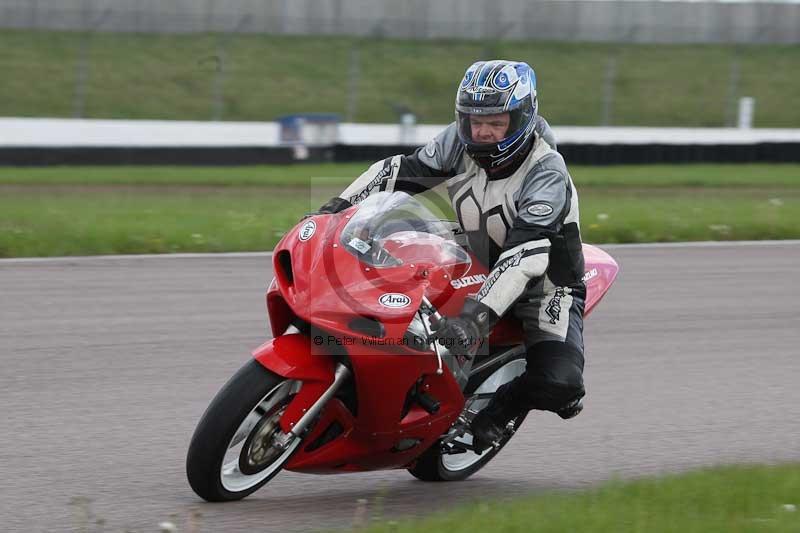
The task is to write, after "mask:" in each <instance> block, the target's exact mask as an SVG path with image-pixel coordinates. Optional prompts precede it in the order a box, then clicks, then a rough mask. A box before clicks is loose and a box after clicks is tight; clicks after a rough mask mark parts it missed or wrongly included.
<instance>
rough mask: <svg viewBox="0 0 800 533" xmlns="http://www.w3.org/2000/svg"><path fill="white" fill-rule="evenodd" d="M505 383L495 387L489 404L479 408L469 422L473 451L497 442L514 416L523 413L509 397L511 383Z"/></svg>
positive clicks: (482, 449)
mask: <svg viewBox="0 0 800 533" xmlns="http://www.w3.org/2000/svg"><path fill="white" fill-rule="evenodd" d="M512 383H513V381H512V382H510V383H506V384H505V385H502V386H501V387H500V388H498V389H497V392H495V393H494V396H492V399H491V401H489V405H487V406H486V407H484V408H483V409H481V410H480V411H479V412H478V414H477V415H475V418H473V419H472V423H471V424H470V432H471V433H472V447H473V448H474V449H475V452H477V453H482V452H483V451H484V450H485V449H487V448H489V447H491V446H494V445H495V443H499V442H500V440H502V438H503V437H504V436H505V431H506V426H507V425H508V423H509V422H510V421H511V420H513V419H514V418H516V417H518V416H519V415H521V414H522V413H523V410H522V409H520V408H519V407H518V406H517V405H515V402H514V401H513V400H512V398H511V384H512Z"/></svg>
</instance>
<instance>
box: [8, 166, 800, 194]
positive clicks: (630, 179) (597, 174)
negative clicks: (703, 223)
mask: <svg viewBox="0 0 800 533" xmlns="http://www.w3.org/2000/svg"><path fill="white" fill-rule="evenodd" d="M368 166H369V163H323V164H297V165H254V166H241V167H186V166H172V167H171V166H87V167H75V166H63V167H59V166H52V167H0V185H192V186H217V187H234V186H236V187H249V186H306V187H307V186H308V185H309V184H310V183H320V182H321V181H323V180H325V181H327V183H328V184H330V185H337V186H341V187H344V186H346V185H347V184H349V183H350V182H351V181H352V180H353V179H355V178H356V177H357V176H358V175H359V174H361V173H362V172H363V171H364V170H366V168H367V167H368ZM569 168H570V173H571V174H572V177H573V178H574V180H575V183H576V185H577V186H578V187H583V186H587V185H590V186H596V187H615V186H617V187H667V188H669V187H703V188H705V187H711V188H713V187H779V186H782V187H797V188H800V165H798V164H790V163H787V164H717V165H712V164H697V165H614V166H602V167H596V166H579V165H570V167H569Z"/></svg>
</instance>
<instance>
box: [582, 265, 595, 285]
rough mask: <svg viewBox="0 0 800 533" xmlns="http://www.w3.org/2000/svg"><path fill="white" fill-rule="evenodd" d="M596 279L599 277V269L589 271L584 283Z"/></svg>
mask: <svg viewBox="0 0 800 533" xmlns="http://www.w3.org/2000/svg"><path fill="white" fill-rule="evenodd" d="M596 277H597V269H596V268H593V269H591V270H589V271H588V272H586V273H585V274H584V275H583V281H584V282H586V281H589V280H590V279H592V278H596Z"/></svg>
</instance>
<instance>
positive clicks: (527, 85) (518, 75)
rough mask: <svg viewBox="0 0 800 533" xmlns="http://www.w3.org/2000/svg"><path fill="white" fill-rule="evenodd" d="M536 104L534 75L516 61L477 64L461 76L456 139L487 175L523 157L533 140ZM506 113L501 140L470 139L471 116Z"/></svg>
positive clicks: (527, 67) (457, 102) (480, 62)
mask: <svg viewBox="0 0 800 533" xmlns="http://www.w3.org/2000/svg"><path fill="white" fill-rule="evenodd" d="M537 108H538V102H537V99H536V74H535V73H534V71H533V69H532V68H531V67H530V66H529V65H528V64H527V63H522V62H518V61H504V60H494V61H478V62H477V63H473V64H472V65H471V66H470V67H469V68H468V69H467V72H466V73H465V74H464V79H462V80H461V85H460V86H459V88H458V94H457V96H456V123H457V124H458V136H459V139H461V142H462V143H463V144H464V149H465V150H466V151H467V154H469V156H470V157H472V159H473V160H475V162H476V163H477V164H478V165H480V166H481V167H482V168H483V169H485V170H486V171H487V172H495V171H497V170H500V169H501V168H504V167H507V166H509V165H511V164H513V163H515V162H517V161H519V159H520V158H523V157H525V156H526V155H527V153H528V148H529V147H530V145H531V142H532V141H533V139H534V133H533V130H534V126H535V124H536V112H537ZM500 113H508V114H509V119H510V121H509V126H508V130H507V131H506V134H505V137H503V138H502V139H501V140H500V141H495V142H491V143H488V144H487V143H485V142H484V143H481V142H478V141H477V140H474V139H473V138H472V127H471V124H470V116H471V115H496V114H500Z"/></svg>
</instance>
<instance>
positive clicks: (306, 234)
mask: <svg viewBox="0 0 800 533" xmlns="http://www.w3.org/2000/svg"><path fill="white" fill-rule="evenodd" d="M315 231H317V223H316V222H314V221H313V220H309V221H308V222H306V223H305V224H303V227H301V228H300V233H298V235H297V238H298V239H300V240H301V241H303V242H305V241H307V240H308V239H310V238H311V237H313V236H314V232H315Z"/></svg>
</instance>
